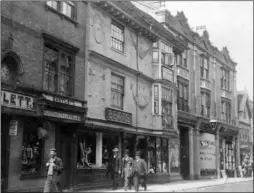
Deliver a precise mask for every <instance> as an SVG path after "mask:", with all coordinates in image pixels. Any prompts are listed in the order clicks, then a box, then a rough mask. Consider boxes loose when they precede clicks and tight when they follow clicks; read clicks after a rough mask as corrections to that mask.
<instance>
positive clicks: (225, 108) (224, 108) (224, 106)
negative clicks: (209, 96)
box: [221, 101, 231, 124]
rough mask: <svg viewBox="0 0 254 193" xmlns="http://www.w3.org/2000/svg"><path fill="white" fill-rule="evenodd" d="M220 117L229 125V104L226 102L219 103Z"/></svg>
mask: <svg viewBox="0 0 254 193" xmlns="http://www.w3.org/2000/svg"><path fill="white" fill-rule="evenodd" d="M221 117H222V121H223V122H225V123H228V124H230V123H231V104H230V102H228V101H222V102H221Z"/></svg>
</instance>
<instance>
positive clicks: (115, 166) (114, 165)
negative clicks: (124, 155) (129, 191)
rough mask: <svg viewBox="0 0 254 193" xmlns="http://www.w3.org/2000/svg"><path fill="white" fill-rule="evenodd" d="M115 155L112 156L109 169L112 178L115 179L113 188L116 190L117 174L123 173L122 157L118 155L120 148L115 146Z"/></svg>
mask: <svg viewBox="0 0 254 193" xmlns="http://www.w3.org/2000/svg"><path fill="white" fill-rule="evenodd" d="M112 151H113V156H112V157H111V159H110V161H109V165H108V167H109V168H108V171H110V173H111V179H112V181H113V184H112V185H113V190H116V189H117V187H118V183H117V176H118V175H120V174H121V170H120V158H119V156H118V152H119V150H118V148H117V147H116V148H114V149H113V150H112Z"/></svg>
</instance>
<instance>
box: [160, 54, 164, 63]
mask: <svg viewBox="0 0 254 193" xmlns="http://www.w3.org/2000/svg"><path fill="white" fill-rule="evenodd" d="M161 64H165V54H164V53H161Z"/></svg>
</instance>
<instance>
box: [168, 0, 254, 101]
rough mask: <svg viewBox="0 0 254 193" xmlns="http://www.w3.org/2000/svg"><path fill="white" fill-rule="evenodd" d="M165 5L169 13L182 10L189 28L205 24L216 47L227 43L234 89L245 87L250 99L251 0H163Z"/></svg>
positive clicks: (251, 59) (251, 69)
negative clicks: (234, 68)
mask: <svg viewBox="0 0 254 193" xmlns="http://www.w3.org/2000/svg"><path fill="white" fill-rule="evenodd" d="M166 8H167V9H168V10H169V11H170V12H171V13H172V15H175V14H176V13H177V11H183V12H184V14H185V16H186V18H187V19H188V23H189V25H190V27H191V28H192V27H195V26H202V25H205V26H206V30H207V31H208V33H209V37H210V41H211V42H212V44H213V45H215V46H216V47H217V48H218V49H219V50H221V49H222V47H223V46H227V48H228V50H229V54H230V56H231V58H232V59H233V61H235V62H236V63H237V67H236V70H237V77H236V81H237V90H244V89H245V87H246V89H247V91H248V94H249V98H250V99H251V100H253V2H252V1H167V2H166Z"/></svg>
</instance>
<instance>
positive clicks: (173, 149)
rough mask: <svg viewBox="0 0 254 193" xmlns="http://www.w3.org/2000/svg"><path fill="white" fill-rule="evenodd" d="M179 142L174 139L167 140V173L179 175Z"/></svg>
mask: <svg viewBox="0 0 254 193" xmlns="http://www.w3.org/2000/svg"><path fill="white" fill-rule="evenodd" d="M179 156H180V153H179V140H178V139H176V138H171V139H170V140H169V159H170V160H169V164H170V165H169V172H170V173H179V172H180V162H179Z"/></svg>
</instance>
